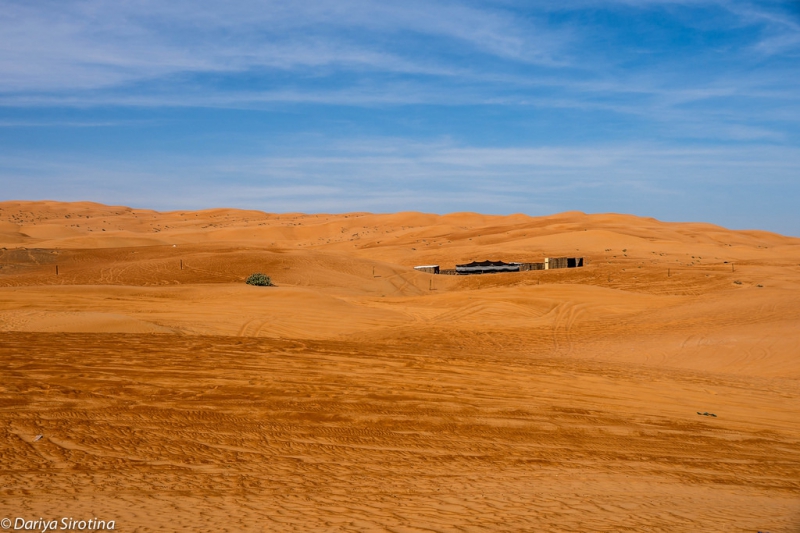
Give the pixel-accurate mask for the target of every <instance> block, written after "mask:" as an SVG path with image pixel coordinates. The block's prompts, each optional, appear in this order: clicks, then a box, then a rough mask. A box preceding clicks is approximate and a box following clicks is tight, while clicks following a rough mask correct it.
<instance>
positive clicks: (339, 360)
mask: <svg viewBox="0 0 800 533" xmlns="http://www.w3.org/2000/svg"><path fill="white" fill-rule="evenodd" d="M548 256H549V257H558V256H581V257H584V258H585V259H586V266H585V267H583V268H577V269H562V270H550V271H532V272H520V273H507V274H493V275H482V276H445V275H431V274H426V273H421V272H417V271H414V270H413V268H412V267H413V266H414V265H423V264H440V265H441V266H442V267H443V268H453V266H454V265H455V264H456V263H462V262H469V261H472V260H484V259H491V260H505V261H530V262H533V261H541V260H542V259H543V258H544V257H548ZM56 269H57V274H56ZM254 272H263V273H265V274H267V275H269V276H271V278H272V280H273V282H274V283H275V285H276V286H274V287H253V286H249V285H246V284H245V283H244V280H245V279H246V277H247V276H248V275H250V274H252V273H254ZM0 361H2V363H1V364H2V368H3V372H2V381H1V382H0V427H1V428H2V432H3V438H2V441H1V442H0V464H2V468H3V474H2V480H3V483H2V497H0V518H1V517H10V518H11V519H12V520H13V519H14V518H16V517H25V518H26V519H29V520H30V519H39V518H40V517H41V518H45V519H47V520H50V519H57V520H60V519H61V518H62V517H72V518H74V519H84V520H86V519H89V518H99V519H101V520H115V524H116V530H117V531H142V532H143V531H393V532H412V531H565V532H566V531H608V532H611V531H615V532H616V531H637V532H638V531H670V532H673V531H687V532H688V531H692V532H696V531H732V532H734V531H736V532H756V531H770V532H771V533H777V532H795V533H796V532H800V239H797V238H791V237H785V236H781V235H777V234H773V233H767V232H761V231H732V230H728V229H725V228H722V227H718V226H713V225H710V224H702V223H665V222H660V221H657V220H654V219H649V218H639V217H634V216H627V215H616V214H605V215H586V214H583V213H579V212H568V213H561V214H558V215H553V216H548V217H540V218H533V217H528V216H524V215H512V216H486V215H479V214H474V213H457V214H450V215H443V216H439V215H429V214H422V213H410V212H409V213H397V214H384V215H375V214H369V213H350V214H344V215H327V214H318V215H315V214H312V215H308V214H299V213H298V214H280V215H276V214H266V213H262V212H256V211H241V210H229V209H215V210H207V211H178V212H167V213H161V212H155V211H150V210H146V209H132V208H128V207H114V206H105V205H99V204H93V203H58V202H4V203H0ZM698 412H700V413H713V414H715V415H716V416H715V417H712V416H708V415H703V414H698ZM38 435H41V438H39V439H38V440H36V439H37V436H38Z"/></svg>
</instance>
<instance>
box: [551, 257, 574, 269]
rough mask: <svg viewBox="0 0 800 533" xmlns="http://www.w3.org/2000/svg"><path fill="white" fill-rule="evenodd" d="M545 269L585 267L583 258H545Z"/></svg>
mask: <svg viewBox="0 0 800 533" xmlns="http://www.w3.org/2000/svg"><path fill="white" fill-rule="evenodd" d="M544 265H545V266H544V269H545V270H552V269H554V268H577V267H582V266H583V257H545V259H544Z"/></svg>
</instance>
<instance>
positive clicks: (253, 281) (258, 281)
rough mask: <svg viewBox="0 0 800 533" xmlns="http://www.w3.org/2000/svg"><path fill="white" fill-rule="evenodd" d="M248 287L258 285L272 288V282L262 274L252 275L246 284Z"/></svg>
mask: <svg viewBox="0 0 800 533" xmlns="http://www.w3.org/2000/svg"><path fill="white" fill-rule="evenodd" d="M245 283H247V284H248V285H256V286H258V287H271V286H272V280H271V279H269V276H265V275H264V274H262V273H261V272H258V273H256V274H251V275H250V277H249V278H247V281H246V282H245Z"/></svg>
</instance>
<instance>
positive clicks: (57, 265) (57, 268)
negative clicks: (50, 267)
mask: <svg viewBox="0 0 800 533" xmlns="http://www.w3.org/2000/svg"><path fill="white" fill-rule="evenodd" d="M56 276H58V265H56Z"/></svg>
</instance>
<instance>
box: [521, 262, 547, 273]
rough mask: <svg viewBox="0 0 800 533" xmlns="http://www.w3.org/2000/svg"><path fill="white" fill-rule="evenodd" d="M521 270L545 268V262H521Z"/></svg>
mask: <svg viewBox="0 0 800 533" xmlns="http://www.w3.org/2000/svg"><path fill="white" fill-rule="evenodd" d="M519 270H520V272H527V271H528V270H544V263H520V264H519Z"/></svg>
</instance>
